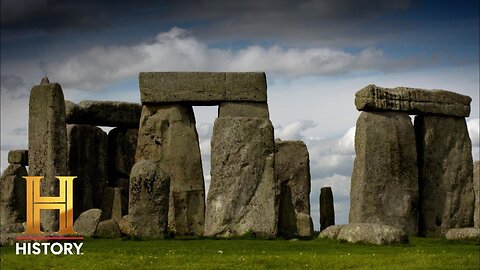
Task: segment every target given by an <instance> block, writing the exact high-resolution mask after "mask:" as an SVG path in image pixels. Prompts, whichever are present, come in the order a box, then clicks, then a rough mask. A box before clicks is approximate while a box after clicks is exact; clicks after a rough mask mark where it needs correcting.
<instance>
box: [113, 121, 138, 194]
mask: <svg viewBox="0 0 480 270" xmlns="http://www.w3.org/2000/svg"><path fill="white" fill-rule="evenodd" d="M137 140H138V129H127V128H114V129H112V130H110V132H109V133H108V178H109V181H108V184H109V185H110V186H118V183H117V181H118V179H120V178H123V179H128V178H130V170H132V166H133V164H135V151H136V148H137Z"/></svg>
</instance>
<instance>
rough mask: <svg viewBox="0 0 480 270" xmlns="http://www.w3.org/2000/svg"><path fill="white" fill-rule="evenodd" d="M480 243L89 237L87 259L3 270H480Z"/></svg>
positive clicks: (53, 259)
mask: <svg viewBox="0 0 480 270" xmlns="http://www.w3.org/2000/svg"><path fill="white" fill-rule="evenodd" d="M479 248H480V246H479V244H478V243H477V242H476V241H455V242H454V241H448V240H444V239H425V238H410V243H408V244H402V245H390V246H372V245H361V244H356V245H354V244H349V243H339V242H336V241H332V240H319V239H315V240H311V241H286V240H249V239H237V240H214V239H202V240H164V241H134V240H121V239H111V240H108V239H86V240H85V241H84V246H83V248H82V251H83V252H84V255H73V256H65V255H59V256H54V255H37V256H35V255H28V256H26V255H15V247H13V246H11V247H1V248H0V252H1V255H0V257H1V269H2V270H4V269H29V270H32V269H82V270H85V269H88V270H97V269H289V270H290V269H328V270H331V269H479V260H480V258H479Z"/></svg>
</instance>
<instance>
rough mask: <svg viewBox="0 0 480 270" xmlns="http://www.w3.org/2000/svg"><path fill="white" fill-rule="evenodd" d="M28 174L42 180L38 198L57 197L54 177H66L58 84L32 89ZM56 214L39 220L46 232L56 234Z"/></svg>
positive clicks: (51, 212)
mask: <svg viewBox="0 0 480 270" xmlns="http://www.w3.org/2000/svg"><path fill="white" fill-rule="evenodd" d="M28 161H29V162H28V163H29V167H28V170H29V174H30V175H33V176H44V177H45V178H44V179H43V180H42V181H41V195H42V196H58V185H59V184H58V183H59V182H58V180H56V179H55V176H63V175H68V169H67V131H66V124H65V101H64V98H63V92H62V88H61V87H60V85H59V84H58V83H51V84H42V85H36V86H34V87H33V88H32V91H31V92H30V101H29V117H28ZM57 213H58V211H55V210H45V211H43V212H42V214H41V216H40V220H41V223H42V225H43V228H44V230H45V231H47V232H51V231H58V214H57Z"/></svg>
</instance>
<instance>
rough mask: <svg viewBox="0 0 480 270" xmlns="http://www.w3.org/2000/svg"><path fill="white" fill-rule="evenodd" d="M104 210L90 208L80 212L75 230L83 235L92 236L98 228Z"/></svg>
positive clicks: (74, 226) (74, 225)
mask: <svg viewBox="0 0 480 270" xmlns="http://www.w3.org/2000/svg"><path fill="white" fill-rule="evenodd" d="M101 216H102V210H100V209H90V210H87V211H85V212H83V213H81V214H80V216H79V217H78V218H77V220H75V223H74V224H73V230H74V231H75V232H77V233H79V234H81V235H83V236H87V237H91V236H93V235H94V234H95V231H96V230H97V226H98V223H99V222H100V218H101Z"/></svg>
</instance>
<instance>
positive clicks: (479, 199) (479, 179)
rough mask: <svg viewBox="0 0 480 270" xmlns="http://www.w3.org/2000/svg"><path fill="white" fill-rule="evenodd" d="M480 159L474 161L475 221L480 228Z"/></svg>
mask: <svg viewBox="0 0 480 270" xmlns="http://www.w3.org/2000/svg"><path fill="white" fill-rule="evenodd" d="M479 186H480V161H478V160H477V161H475V162H474V163H473V191H474V193H475V207H474V214H473V223H474V225H475V228H480V190H479Z"/></svg>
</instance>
